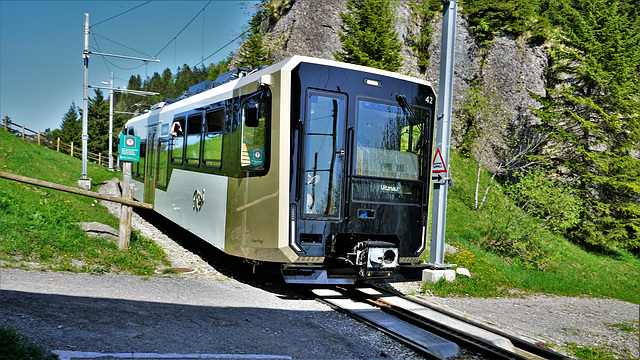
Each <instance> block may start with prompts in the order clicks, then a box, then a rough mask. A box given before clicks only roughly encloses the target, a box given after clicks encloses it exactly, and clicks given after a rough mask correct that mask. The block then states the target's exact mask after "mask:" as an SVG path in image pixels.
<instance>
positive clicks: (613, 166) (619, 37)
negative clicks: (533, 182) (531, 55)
mask: <svg viewBox="0 0 640 360" xmlns="http://www.w3.org/2000/svg"><path fill="white" fill-rule="evenodd" d="M633 2H634V1H630V2H620V1H619V0H560V1H555V2H553V3H552V10H553V11H552V14H554V16H555V17H554V21H555V22H556V23H557V24H558V25H559V26H560V28H561V34H560V38H559V40H558V43H557V44H556V45H555V46H554V47H553V48H552V49H551V51H550V60H551V68H550V76H549V84H550V87H549V88H548V89H547V96H546V97H537V99H538V100H539V101H540V102H541V103H542V105H543V107H542V108H541V109H540V110H538V111H537V114H538V116H540V118H541V119H542V125H541V127H540V130H541V131H543V132H544V133H546V134H547V135H548V136H549V143H548V151H547V159H548V161H549V162H550V164H551V165H552V166H553V168H555V169H558V171H559V172H560V173H562V174H563V175H564V176H565V178H566V180H567V181H568V182H569V183H570V184H571V186H572V187H573V188H574V189H575V192H576V195H577V196H579V197H580V199H581V200H582V202H583V204H584V207H583V208H582V209H583V210H582V213H581V223H580V224H579V225H578V226H576V227H574V228H572V229H571V230H570V231H569V232H568V235H569V236H570V238H572V239H574V240H576V241H578V242H581V243H583V244H586V245H590V246H594V247H597V248H600V249H608V250H615V249H619V248H623V249H629V250H632V251H636V252H637V251H640V238H639V234H640V160H638V158H637V155H636V157H634V156H633V153H634V151H638V148H639V144H640V99H639V96H638V94H640V77H639V76H640V75H639V74H640V20H639V19H638V17H637V16H635V15H634V16H632V14H635V11H637V10H636V9H634V8H633V7H631V6H627V5H625V4H626V3H633ZM635 3H636V4H637V1H635Z"/></svg>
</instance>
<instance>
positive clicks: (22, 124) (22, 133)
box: [22, 124, 24, 140]
mask: <svg viewBox="0 0 640 360" xmlns="http://www.w3.org/2000/svg"><path fill="white" fill-rule="evenodd" d="M22 140H24V124H22Z"/></svg>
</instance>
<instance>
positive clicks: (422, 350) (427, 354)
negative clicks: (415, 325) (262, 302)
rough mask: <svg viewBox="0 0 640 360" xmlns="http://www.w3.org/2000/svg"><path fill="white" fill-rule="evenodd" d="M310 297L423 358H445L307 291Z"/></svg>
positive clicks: (443, 359)
mask: <svg viewBox="0 0 640 360" xmlns="http://www.w3.org/2000/svg"><path fill="white" fill-rule="evenodd" d="M309 294H310V297H312V298H314V299H315V300H316V301H318V302H320V303H323V304H325V305H327V306H329V307H330V308H332V309H334V310H336V311H339V312H341V313H343V314H345V315H348V316H349V317H351V318H354V319H356V320H358V321H360V322H361V323H365V324H367V325H369V326H371V327H373V328H375V329H376V330H378V331H381V332H383V333H385V334H387V335H388V336H390V337H392V338H393V339H395V340H397V341H399V342H401V343H403V344H405V345H407V346H408V347H410V348H411V349H413V350H414V351H416V352H417V353H419V354H420V355H423V356H425V358H427V359H435V360H445V358H444V357H442V356H439V355H437V354H435V353H433V352H432V351H429V349H427V348H426V347H424V346H422V345H421V344H420V343H417V342H415V341H413V340H411V339H409V338H406V337H404V336H402V335H400V334H397V333H395V332H393V331H391V330H389V329H388V328H386V327H384V326H381V325H380V324H377V323H376V322H373V321H370V320H369V319H366V318H364V317H362V316H360V315H358V314H356V313H354V312H351V311H348V310H346V309H344V308H341V307H340V306H338V305H336V304H334V303H332V302H330V301H328V300H325V299H323V298H322V297H321V296H318V295H315V294H313V293H312V292H311V291H309Z"/></svg>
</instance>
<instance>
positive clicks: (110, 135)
mask: <svg viewBox="0 0 640 360" xmlns="http://www.w3.org/2000/svg"><path fill="white" fill-rule="evenodd" d="M110 86H111V90H110V91H109V170H111V171H113V73H111V85H110Z"/></svg>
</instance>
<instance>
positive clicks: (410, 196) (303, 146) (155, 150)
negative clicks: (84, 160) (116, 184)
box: [123, 56, 436, 284]
mask: <svg viewBox="0 0 640 360" xmlns="http://www.w3.org/2000/svg"><path fill="white" fill-rule="evenodd" d="M435 104H436V98H435V94H434V92H433V89H432V87H431V86H430V84H429V83H428V82H426V81H424V80H420V79H417V78H412V77H408V76H404V75H400V74H397V73H392V72H387V71H382V70H378V69H372V68H367V67H363V66H356V65H352V64H346V63H339V62H335V61H329V60H321V59H314V58H308V57H301V56H294V57H291V58H288V59H285V60H283V61H281V62H279V63H277V64H275V65H272V66H269V67H264V68H261V69H258V70H250V69H244V68H237V69H234V70H231V71H229V72H227V73H225V74H223V75H221V76H220V77H219V78H218V79H216V81H213V82H211V81H208V82H203V83H200V84H198V85H195V86H192V87H191V88H190V89H189V91H188V92H186V93H185V95H183V96H182V97H181V98H179V99H177V100H172V99H167V101H166V102H164V103H160V104H156V105H155V106H154V107H153V108H152V109H151V110H149V111H148V112H145V113H144V114H142V115H139V116H137V117H135V118H132V119H131V120H129V121H128V122H127V123H126V124H125V128H124V130H123V132H124V133H125V134H129V135H134V136H139V137H140V142H141V150H140V155H141V157H140V161H139V162H137V163H133V164H132V181H133V183H134V184H135V190H134V197H135V198H137V199H139V200H142V201H144V202H147V203H151V204H153V205H154V210H155V211H156V212H158V213H159V214H161V215H163V216H164V217H166V218H168V219H170V220H172V221H173V222H175V223H176V224H178V225H180V226H181V227H183V228H185V229H186V230H188V231H190V232H191V233H193V234H195V235H197V236H198V237H200V238H202V239H203V240H205V241H206V242H208V243H210V244H211V245H213V246H214V247H216V248H218V249H220V250H222V251H224V252H225V253H227V254H231V255H234V256H238V257H241V258H244V259H247V260H249V261H251V262H255V263H275V264H278V265H279V266H280V269H281V272H282V275H283V277H284V279H285V281H286V282H288V283H312V284H354V283H356V282H359V281H363V280H364V281H367V280H369V281H374V280H375V281H403V280H406V279H408V278H410V277H411V276H412V274H416V273H418V274H419V272H420V270H421V269H422V267H420V265H415V264H416V263H418V262H419V257H420V255H421V254H422V252H423V251H424V250H425V248H426V241H427V213H428V209H429V194H430V182H431V167H432V164H431V161H430V159H431V158H432V149H433V143H432V142H433V131H434V113H435Z"/></svg>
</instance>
